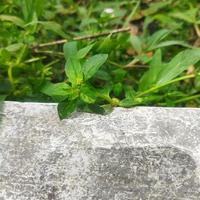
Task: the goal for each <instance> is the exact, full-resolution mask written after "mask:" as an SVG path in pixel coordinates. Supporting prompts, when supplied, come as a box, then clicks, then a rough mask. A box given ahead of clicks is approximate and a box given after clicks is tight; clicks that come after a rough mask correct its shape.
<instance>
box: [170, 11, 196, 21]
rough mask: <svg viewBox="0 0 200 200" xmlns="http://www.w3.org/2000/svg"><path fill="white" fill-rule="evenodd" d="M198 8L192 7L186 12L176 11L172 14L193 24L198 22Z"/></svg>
mask: <svg viewBox="0 0 200 200" xmlns="http://www.w3.org/2000/svg"><path fill="white" fill-rule="evenodd" d="M198 10H199V9H198V8H191V9H190V10H187V11H185V12H174V13H172V14H171V16H172V17H175V18H178V19H181V20H184V21H186V22H188V23H192V24H193V23H195V22H196V15H197V12H198Z"/></svg>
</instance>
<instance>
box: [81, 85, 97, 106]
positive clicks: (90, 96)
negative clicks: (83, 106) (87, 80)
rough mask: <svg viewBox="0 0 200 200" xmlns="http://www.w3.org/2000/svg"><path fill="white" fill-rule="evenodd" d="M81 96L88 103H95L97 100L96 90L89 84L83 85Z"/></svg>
mask: <svg viewBox="0 0 200 200" xmlns="http://www.w3.org/2000/svg"><path fill="white" fill-rule="evenodd" d="M80 98H81V99H82V100H83V101H84V102H86V103H89V104H91V103H95V101H96V91H95V89H94V88H92V87H91V86H89V85H83V86H82V87H81V93H80Z"/></svg>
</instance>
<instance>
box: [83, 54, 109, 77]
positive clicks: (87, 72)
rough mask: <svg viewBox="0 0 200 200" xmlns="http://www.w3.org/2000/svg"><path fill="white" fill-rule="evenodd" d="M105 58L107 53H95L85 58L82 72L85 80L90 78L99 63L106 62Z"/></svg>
mask: <svg viewBox="0 0 200 200" xmlns="http://www.w3.org/2000/svg"><path fill="white" fill-rule="evenodd" d="M107 58H108V55H107V54H97V55H95V56H92V57H90V58H89V59H87V60H86V62H85V63H84V64H83V73H84V78H85V80H88V79H89V78H91V77H92V76H93V75H94V74H95V73H96V72H97V71H98V69H99V68H100V67H101V65H103V63H105V62H106V60H107Z"/></svg>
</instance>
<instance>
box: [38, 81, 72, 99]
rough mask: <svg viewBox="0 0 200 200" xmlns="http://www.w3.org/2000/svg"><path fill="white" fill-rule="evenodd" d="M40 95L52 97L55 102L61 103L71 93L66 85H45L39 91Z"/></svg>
mask: <svg viewBox="0 0 200 200" xmlns="http://www.w3.org/2000/svg"><path fill="white" fill-rule="evenodd" d="M41 92H42V93H44V94H46V95H48V96H50V97H52V98H53V99H54V100H55V101H59V102H60V101H63V100H64V99H66V98H67V96H68V95H69V94H70V93H71V92H72V91H71V87H70V86H69V85H67V84H66V83H56V84H53V83H47V84H46V85H44V87H43V88H42V90H41Z"/></svg>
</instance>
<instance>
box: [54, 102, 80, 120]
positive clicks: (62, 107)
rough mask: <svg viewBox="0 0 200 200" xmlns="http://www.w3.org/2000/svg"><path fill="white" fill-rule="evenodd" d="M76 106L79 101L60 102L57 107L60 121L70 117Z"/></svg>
mask: <svg viewBox="0 0 200 200" xmlns="http://www.w3.org/2000/svg"><path fill="white" fill-rule="evenodd" d="M76 106H77V100H74V101H67V100H66V101H63V102H60V103H59V104H58V107H57V109H58V114H59V117H60V119H64V118H67V117H69V116H70V115H71V114H72V113H73V112H74V111H75V110H76Z"/></svg>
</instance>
